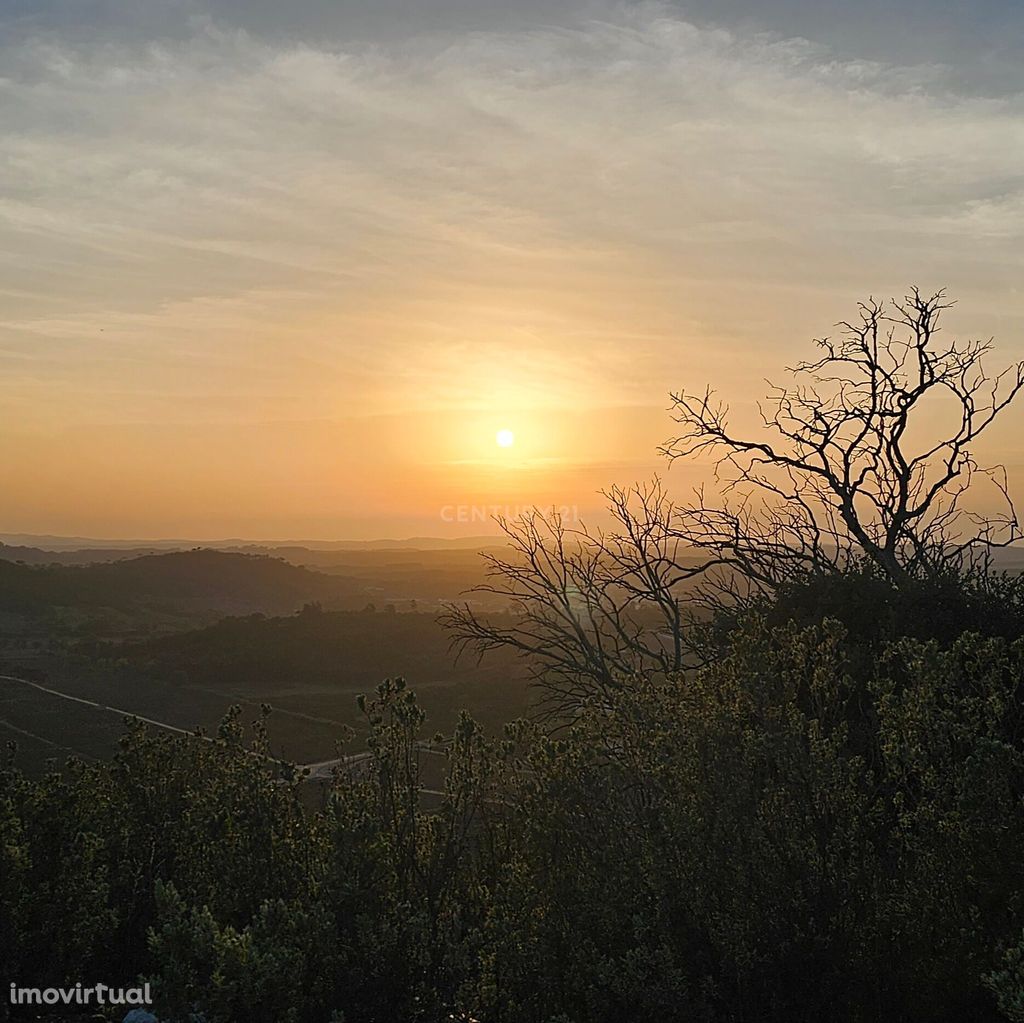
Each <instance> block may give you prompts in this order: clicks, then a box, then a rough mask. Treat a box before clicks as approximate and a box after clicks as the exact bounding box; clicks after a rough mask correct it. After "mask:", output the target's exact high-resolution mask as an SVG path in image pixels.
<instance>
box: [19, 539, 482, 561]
mask: <svg viewBox="0 0 1024 1023" xmlns="http://www.w3.org/2000/svg"><path fill="white" fill-rule="evenodd" d="M501 542H502V538H501V536H500V535H498V534H495V535H491V536H452V537H438V536H413V537H408V538H407V539H404V540H392V539H380V540H294V539H289V540H243V539H241V538H238V537H225V538H222V539H218V540H199V539H196V538H192V539H180V538H179V539H160V540H140V539H134V540H110V539H107V540H100V539H96V538H95V537H85V536H51V535H49V534H36V533H0V549H2V548H3V547H4V546H8V545H9V546H11V547H21V548H35V549H37V550H42V551H47V552H53V553H62V552H70V551H86V550H90V551H122V552H132V551H136V552H142V551H181V550H192V549H194V548H196V547H202V548H204V549H210V550H218V551H239V552H241V553H246V552H247V551H249V550H271V549H274V548H284V547H302V548H306V549H307V550H313V551H350V550H352V551H354V550H362V551H384V550H410V549H412V550H442V549H445V550H467V549H478V548H480V547H487V546H493V545H494V544H500V543H501ZM4 556H5V557H6V555H4Z"/></svg>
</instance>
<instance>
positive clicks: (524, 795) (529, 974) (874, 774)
mask: <svg viewBox="0 0 1024 1023" xmlns="http://www.w3.org/2000/svg"><path fill="white" fill-rule="evenodd" d="M894 308H895V311H894V312H893V313H892V314H891V318H890V319H889V320H887V319H886V313H885V310H883V309H882V307H880V306H877V305H875V304H873V303H869V304H868V305H865V306H864V307H862V316H861V318H860V319H859V320H858V321H857V322H856V323H854V324H852V325H850V324H847V325H844V331H845V332H844V336H843V339H842V340H841V341H840V342H838V343H832V342H829V341H827V340H825V341H822V342H820V345H821V348H822V350H823V353H824V354H823V355H822V357H821V359H820V360H818V361H816V362H814V363H811V364H807V365H804V366H802V367H800V368H799V370H800V372H802V373H805V374H808V375H809V376H810V377H811V379H812V381H814V382H815V384H816V385H817V389H815V388H802V387H798V388H797V389H796V390H792V391H785V390H783V391H781V392H779V394H778V395H777V403H776V411H775V413H774V414H773V415H772V416H769V417H767V425H768V426H769V427H772V428H774V429H775V430H776V431H777V432H778V433H779V434H780V435H781V437H782V438H784V439H785V440H786V441H787V442H788V443H789V447H788V448H786V449H783V448H781V447H780V448H776V447H773V446H771V445H770V444H768V443H766V442H761V441H754V442H747V441H741V440H737V439H735V438H733V437H732V435H731V434H730V433H729V432H728V429H727V426H726V424H725V417H724V410H723V409H722V408H721V406H718V405H716V404H714V403H712V402H711V401H710V400H709V396H708V395H707V394H706V395H705V396H704V397H703V398H696V399H695V398H688V397H686V396H685V394H680V395H679V396H677V397H676V399H675V401H676V412H677V416H678V420H679V422H680V423H681V424H682V426H683V428H684V429H683V433H682V435H681V437H680V438H677V439H676V440H675V441H673V442H671V443H670V445H669V446H668V450H669V452H670V453H671V454H673V455H679V454H682V453H686V452H690V453H694V452H698V453H699V452H704V451H707V450H709V449H716V450H718V449H723V448H724V449H725V453H724V455H723V456H722V460H721V462H720V463H719V464H720V468H723V469H725V468H731V469H732V470H733V479H732V485H731V487H730V488H727V497H728V494H729V493H732V494H736V493H740V494H741V495H742V496H741V499H740V503H739V505H738V506H737V505H731V506H730V505H729V504H728V503H727V504H726V505H724V506H723V507H720V508H714V507H712V506H710V505H708V504H706V503H704V502H703V500H701V501H700V502H698V503H697V504H696V505H694V506H692V507H688V508H679V507H677V506H676V505H674V504H673V503H672V502H671V501H669V499H668V498H667V496H666V493H665V491H664V490H663V489H662V488H661V487H660V486H655V487H653V488H649V489H644V488H640V489H638V490H637V491H636V493H635V494H634V495H633V496H634V497H635V498H638V499H639V508H638V509H637V507H636V505H635V504H633V503H631V499H630V495H628V494H625V493H623V492H613V493H612V497H613V505H614V507H615V509H616V514H617V519H618V522H619V524H620V526H621V527H622V530H621V532H618V533H608V534H592V533H586V532H576V533H571V532H570V531H568V530H566V529H565V528H564V527H563V525H562V524H561V523H560V522H558V521H557V520H554V521H552V520H546V519H544V518H542V517H540V516H534V517H528V518H527V519H526V520H525V521H523V522H521V523H519V524H517V525H513V526H510V528H509V536H510V539H511V541H512V544H513V553H512V554H511V555H509V556H507V557H505V556H500V557H499V556H493V555H492V556H491V557H490V559H489V564H490V568H491V572H492V576H491V583H490V584H488V585H487V586H485V589H486V590H487V591H488V592H489V593H490V594H491V595H492V596H496V597H498V598H500V599H502V600H504V601H507V602H508V603H509V605H510V608H511V613H495V612H494V610H493V609H484V608H482V607H481V606H479V605H478V606H470V605H462V607H460V608H454V609H452V610H451V611H450V613H449V622H450V624H452V625H454V627H455V629H456V638H457V639H461V640H462V641H463V643H464V644H467V645H470V646H474V647H476V648H477V649H479V650H481V651H493V650H498V651H502V652H503V653H504V654H505V655H506V657H510V656H512V655H517V656H518V655H526V656H527V657H528V658H529V659H530V666H531V670H532V671H533V672H534V674H535V677H536V679H537V680H538V681H539V682H540V683H541V685H542V687H543V688H544V691H545V692H546V693H547V695H548V697H549V698H550V699H549V702H548V704H547V708H546V709H547V714H546V715H545V716H543V717H537V718H534V719H532V720H520V721H516V722H514V723H511V724H509V725H507V726H506V727H505V729H504V731H503V732H501V733H500V734H498V735H492V734H488V733H487V732H486V731H485V730H484V729H483V728H482V727H481V726H480V725H479V724H477V723H476V722H475V721H474V720H473V719H472V718H471V717H469V716H468V715H462V716H461V717H460V718H459V720H458V723H457V724H456V725H455V727H454V729H453V730H452V731H451V732H450V734H448V735H447V737H442V736H435V737H433V738H432V739H431V737H430V734H429V732H428V731H427V725H428V723H427V722H426V720H425V714H424V711H423V709H422V707H421V706H420V704H419V703H418V702H417V700H416V698H415V697H414V695H413V693H412V692H411V690H410V689H408V688H407V687H406V685H405V683H404V681H402V680H401V679H388V680H386V681H384V682H383V683H381V684H380V685H379V686H377V687H376V690H375V695H374V696H373V697H372V698H370V699H364V698H360V701H359V709H360V712H361V714H362V723H361V728H360V729H359V739H358V742H356V741H354V740H353V739H350V742H351V748H350V749H349V750H348V752H349V753H350V754H352V755H351V756H348V757H346V759H344V760H343V761H341V762H340V763H339V766H338V767H337V769H336V771H335V773H334V776H333V779H332V781H331V782H330V784H314V783H312V782H311V781H310V780H309V779H308V778H306V777H305V774H304V772H303V771H302V770H301V769H297V768H296V767H295V766H294V765H289V764H287V763H282V761H281V760H280V759H278V758H277V757H276V756H275V755H274V752H275V751H274V746H273V743H272V742H271V739H270V732H269V727H268V720H267V719H268V713H269V712H268V710H266V709H264V711H263V712H261V714H260V715H259V717H258V720H257V721H255V723H254V724H253V725H252V732H251V733H250V734H251V735H252V736H254V738H252V739H251V740H249V739H247V738H246V734H247V733H246V731H245V729H244V728H243V722H242V715H241V712H240V711H239V710H238V709H235V710H233V711H232V712H231V713H230V714H229V716H228V717H227V718H226V719H225V720H224V721H223V723H222V724H221V726H220V729H219V730H218V732H217V733H216V734H215V735H213V736H206V735H196V736H180V735H179V736H170V735H166V734H150V733H149V732H147V730H146V729H145V728H144V727H142V726H141V725H139V724H134V725H132V726H131V727H130V728H129V731H128V733H127V735H126V736H125V737H124V738H123V740H122V741H121V745H120V750H119V752H118V753H117V755H116V756H115V757H113V758H112V759H110V760H106V761H102V760H101V761H98V762H95V763H89V764H86V763H82V762H79V761H76V760H72V761H71V762H70V763H69V764H68V765H67V767H66V768H65V769H64V770H63V771H57V770H53V771H51V772H49V773H47V774H46V775H45V776H44V777H41V778H32V777H28V776H26V775H24V774H22V773H21V772H20V771H19V770H18V768H17V766H16V765H15V763H14V762H13V761H11V762H10V763H8V764H7V765H6V767H5V768H4V770H3V771H2V772H0V896H2V901H0V947H2V948H3V950H4V951H3V965H4V970H5V974H6V976H5V977H4V978H3V980H5V981H6V980H10V981H13V982H14V983H16V984H19V985H54V986H60V985H63V984H67V983H69V982H70V983H74V982H75V981H76V980H79V979H81V978H90V977H92V978H103V980H104V981H105V982H109V983H111V984H114V985H121V984H123V985H128V984H131V983H132V982H135V981H136V980H138V979H145V980H148V981H149V982H151V983H152V985H153V990H154V991H155V993H156V996H157V999H158V1005H157V1008H158V1011H159V1012H160V1014H161V1018H162V1019H164V1020H167V1021H174V1023H195V1021H197V1020H202V1021H204V1023H234V1021H237V1020H242V1019H244V1020H247V1021H253V1023H282V1021H283V1023H324V1021H325V1020H334V1021H336V1023H337V1021H345V1023H392V1021H398V1020H409V1021H423V1023H438V1021H463V1023H471V1021H475V1023H623V1021H627V1023H634V1021H635V1023H646V1021H650V1023H654V1021H658V1023H662V1021H665V1020H686V1021H704V1023H818V1021H820V1020H824V1019H828V1020H834V1021H837V1023H962V1021H977V1023H986V1021H997V1020H1001V1019H1010V1020H1013V1021H1018V1023H1019V1021H1021V1020H1024V883H1022V879H1024V583H1022V581H1021V577H1019V576H1011V575H1008V574H1005V573H1002V574H1001V573H999V572H997V571H995V570H994V562H993V557H992V553H993V551H994V550H995V549H997V548H999V547H1000V546H1001V545H1003V544H1004V543H1007V542H1008V541H1009V540H1012V539H1013V538H1015V537H1016V536H1017V531H1018V527H1017V521H1016V517H1015V515H1014V513H1013V509H1012V506H1010V505H1009V504H1008V505H1007V511H1006V513H1005V514H999V515H995V516H994V517H993V516H987V517H986V516H980V515H978V514H977V513H976V512H973V511H968V510H967V508H966V505H965V501H966V495H967V488H968V485H969V484H970V483H971V480H972V479H973V478H975V477H977V476H978V475H979V473H980V472H981V470H979V469H978V467H977V465H976V464H975V462H974V458H973V456H972V454H971V452H970V445H971V442H972V441H973V440H974V439H975V438H976V437H977V435H978V434H979V433H980V432H982V431H983V430H984V429H985V427H986V426H987V425H988V423H990V422H991V421H992V419H993V418H994V417H995V416H996V415H997V414H998V413H999V412H1000V411H1002V410H1003V409H1005V408H1006V407H1007V404H1008V403H1009V401H1010V400H1012V398H1013V397H1014V396H1015V395H1016V394H1017V392H1018V391H1019V390H1020V388H1021V386H1022V380H1024V367H1014V368H1012V369H1011V370H1010V371H1008V374H1007V375H997V376H996V377H995V378H989V377H987V376H986V375H985V374H984V371H983V370H982V369H981V365H980V359H981V356H982V355H983V354H984V353H985V352H986V351H987V345H976V344H973V343H968V344H965V345H960V344H957V343H953V344H950V345H944V344H940V343H939V342H938V340H937V327H936V318H937V316H938V314H939V312H940V311H941V309H942V308H943V302H942V299H941V295H940V296H935V297H933V298H931V299H924V298H922V297H921V296H920V295H919V294H918V293H917V292H915V293H914V294H913V295H912V296H911V297H910V298H909V299H908V300H907V301H906V302H905V303H903V304H898V305H896V306H895V307H894ZM887 323H888V325H889V327H891V328H892V330H890V329H889V327H887V326H886V324H887ZM897 330H899V331H902V332H903V333H902V334H899V335H897V333H896V331H897ZM1001 381H1003V382H1005V387H1004V388H1003V389H1002V390H1001ZM935 389H940V390H944V391H946V392H948V394H947V397H948V396H949V395H952V397H953V398H954V399H955V400H956V402H958V403H959V404H957V405H956V406H955V407H956V408H957V409H958V412H957V417H956V418H957V422H958V424H959V425H956V424H954V428H953V430H952V432H951V433H950V432H947V433H945V434H944V435H943V436H942V437H940V438H939V439H938V440H934V439H933V440H932V441H930V442H925V443H924V446H923V449H922V450H921V451H919V452H918V453H917V454H912V453H910V452H909V451H908V450H905V447H904V439H905V434H906V432H907V431H908V428H909V423H910V419H911V418H914V416H915V415H916V411H917V410H919V409H920V407H921V402H923V401H925V399H927V398H928V396H929V395H930V394H931V393H932V392H933V391H934V390H935ZM773 471H777V472H778V473H780V475H774V476H772V475H770V473H771V472H773ZM995 480H996V491H997V493H998V494H1000V495H1002V497H1003V498H1005V499H1006V500H1007V502H1008V497H1007V491H1006V487H1005V484H1004V483H1002V477H1001V475H999V474H997V475H996V477H995ZM737 488H738V489H737ZM752 495H760V498H762V499H764V502H765V503H762V504H757V505H756V506H755V504H754V503H752V502H754V496H752ZM699 496H701V498H702V495H699ZM773 502H774V503H773ZM695 551H696V552H698V553H699V556H697V555H696V554H695ZM158 560H159V559H158ZM268 571H272V572H278V573H280V572H281V571H282V570H281V569H280V568H276V567H275V568H273V569H268ZM432 628H433V626H432V625H431V624H429V620H428V619H426V618H425V617H422V616H417V615H403V614H398V613H396V612H395V611H394V610H391V611H384V612H378V611H376V610H369V609H368V610H366V611H363V612H358V613H329V612H325V611H324V609H323V608H322V607H321V606H319V605H318V604H310V605H309V606H307V607H306V608H305V609H304V610H303V611H302V612H301V613H299V614H296V615H293V616H292V617H290V618H284V619H279V620H273V619H265V618H263V617H261V616H252V617H245V618H235V619H228V620H225V621H222V622H220V623H218V624H216V625H214V626H213V627H211V628H208V629H205V630H199V631H195V632H190V633H187V634H184V635H180V636H165V637H156V638H152V639H149V640H145V641H143V642H138V643H130V644H106V645H103V644H97V645H96V646H95V648H94V650H93V653H94V654H95V656H96V657H97V658H98V659H99V662H100V663H101V664H105V665H109V666H110V668H111V670H122V669H123V670H128V671H130V672H132V673H134V677H147V675H146V673H150V674H151V676H152V677H156V676H158V675H160V674H161V673H168V672H169V673H171V674H172V675H175V676H180V680H181V683H182V684H183V685H184V684H188V685H195V684H197V683H199V684H214V683H215V681H216V680H217V679H218V678H219V679H220V680H221V683H220V684H223V683H224V680H225V679H226V680H229V682H230V684H231V685H234V686H236V687H241V686H243V685H244V686H247V687H248V688H249V689H250V690H254V691H257V692H259V691H261V690H262V688H263V687H264V686H267V685H268V684H269V683H271V682H272V680H273V679H274V678H275V676H276V675H277V674H278V673H279V672H281V671H287V670H294V668H295V666H296V665H301V666H302V671H303V673H304V674H305V675H306V676H307V677H308V679H309V681H310V684H314V685H315V684H321V685H325V684H326V685H328V686H331V685H334V686H337V684H338V683H339V681H340V675H341V673H344V672H351V670H352V668H351V663H350V662H351V660H352V659H356V660H360V662H361V663H362V665H363V667H364V668H365V669H366V670H367V671H372V670H375V669H377V668H380V669H381V670H383V669H384V664H385V661H388V660H390V661H391V663H400V662H403V658H407V659H408V660H407V661H406V662H405V663H408V665H409V670H410V671H412V672H417V671H421V670H422V669H423V667H424V663H426V662H424V661H420V660H418V659H420V658H426V659H427V660H428V661H429V660H430V659H431V658H433V657H435V656H437V655H439V649H440V648H439V646H438V645H437V644H438V639H439V633H438V632H436V631H431V629H432ZM402 640H408V641H409V643H410V645H411V647H412V648H413V649H412V650H410V651H406V650H402V649H399V645H400V641H402ZM388 670H390V669H388ZM271 720H272V718H271ZM425 740H429V741H425ZM439 749H443V755H444V757H445V770H444V772H442V773H439V772H437V771H436V770H434V769H433V767H432V766H431V765H428V764H427V763H426V760H428V759H432V758H434V757H436V755H437V752H438V750H439ZM432 763H433V761H432ZM0 1011H2V1010H0Z"/></svg>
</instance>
